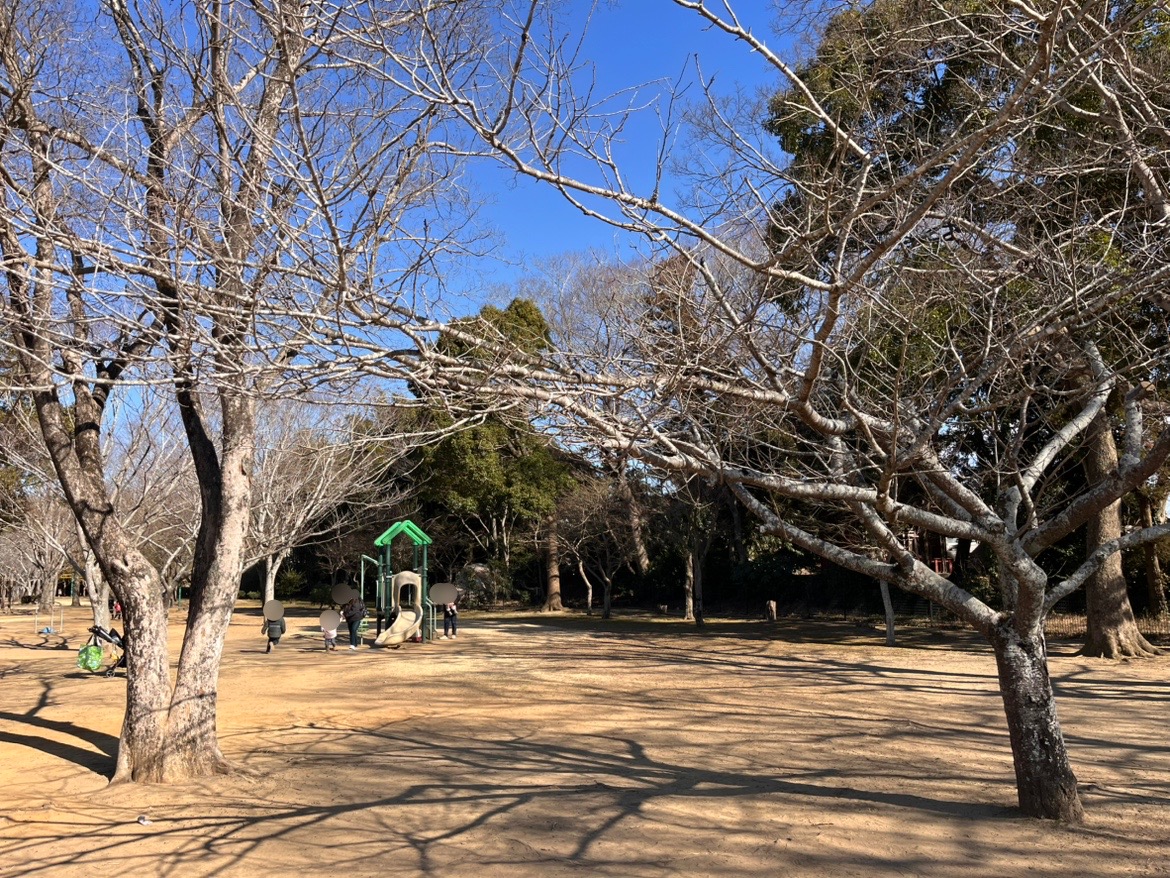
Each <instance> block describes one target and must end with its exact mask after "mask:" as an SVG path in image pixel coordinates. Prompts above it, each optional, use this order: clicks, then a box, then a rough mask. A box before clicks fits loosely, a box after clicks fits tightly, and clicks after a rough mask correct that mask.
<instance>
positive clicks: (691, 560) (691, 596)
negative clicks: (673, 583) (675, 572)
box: [683, 552, 695, 622]
mask: <svg viewBox="0 0 1170 878" xmlns="http://www.w3.org/2000/svg"><path fill="white" fill-rule="evenodd" d="M683 619H685V620H686V621H688V622H693V621H694V620H695V555H694V553H693V552H687V566H686V579H685V580H684V581H683Z"/></svg>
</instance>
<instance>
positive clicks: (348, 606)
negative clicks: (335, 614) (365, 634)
mask: <svg viewBox="0 0 1170 878" xmlns="http://www.w3.org/2000/svg"><path fill="white" fill-rule="evenodd" d="M341 615H342V616H344V617H345V624H346V627H348V628H349V648H350V649H357V648H358V643H359V642H360V641H359V640H358V628H359V627H360V626H361V624H362V619H364V618H365V617H366V605H365V604H364V603H362V599H361V598H360V597H358V596H357V595H356V594H355V595H354V596H353V597H352V598H350V599H349V600H348V601H346V602H345V603H344V604H342V605H341Z"/></svg>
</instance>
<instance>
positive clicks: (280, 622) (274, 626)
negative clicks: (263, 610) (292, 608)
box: [260, 617, 286, 652]
mask: <svg viewBox="0 0 1170 878" xmlns="http://www.w3.org/2000/svg"><path fill="white" fill-rule="evenodd" d="M285 630H286V629H285V625H284V618H283V617H281V618H279V619H265V620H264V626H263V627H262V628H261V629H260V633H261V634H267V635H268V649H266V650H264V651H265V652H272V647H274V646H276V644H278V643H280V635H282V634H284V632H285Z"/></svg>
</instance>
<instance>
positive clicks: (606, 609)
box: [601, 574, 613, 619]
mask: <svg viewBox="0 0 1170 878" xmlns="http://www.w3.org/2000/svg"><path fill="white" fill-rule="evenodd" d="M602 576H603V579H602V582H603V588H602V592H601V618H602V619H608V618H609V617H610V615H611V613H612V607H613V580H612V579H611V578H610V577H609V576H606V575H604V574H602Z"/></svg>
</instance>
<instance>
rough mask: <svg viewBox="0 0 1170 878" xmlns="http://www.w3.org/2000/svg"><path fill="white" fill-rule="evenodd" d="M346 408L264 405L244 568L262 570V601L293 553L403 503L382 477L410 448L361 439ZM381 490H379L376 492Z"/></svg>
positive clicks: (396, 441)
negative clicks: (258, 566)
mask: <svg viewBox="0 0 1170 878" xmlns="http://www.w3.org/2000/svg"><path fill="white" fill-rule="evenodd" d="M359 426H360V421H359V420H358V416H357V413H356V412H355V411H354V410H352V409H349V408H337V409H334V410H330V409H329V407H322V406H313V405H309V404H306V403H304V402H299V401H288V400H285V401H278V402H276V403H274V404H271V405H268V406H265V408H264V409H263V410H262V412H261V424H260V429H259V432H258V435H257V446H258V447H257V466H256V477H255V487H254V492H253V504H252V519H251V526H250V530H249V534H248V547H247V553H246V556H245V557H246V561H245V565H246V566H250V565H251V564H253V563H256V562H261V563H263V565H264V600H266V601H268V600H271V599H272V598H273V597H275V595H276V577H277V574H278V573H279V572H280V568H281V566H282V565H283V564H284V562H285V561H286V560H287V559H288V556H289V555H290V554H291V553H292V551H293V549H295V548H297V547H299V546H308V545H313V544H315V543H318V542H322V541H325V540H326V539H327V538H329V537H330V536H332V535H334V534H336V533H338V532H340V531H343V530H346V529H349V528H351V527H353V526H355V525H357V524H359V523H360V522H361V521H364V520H366V518H367V517H368V516H369V515H370V514H372V513H376V512H377V511H379V510H386V509H388V508H390V507H393V506H394V505H395V504H396V503H398V502H400V501H401V499H402V497H401V494H400V492H395V491H394V490H393V488H392V486H390V485H389V484H388V482H387V479H386V473H387V471H388V470H390V469H391V468H393V467H394V466H395V464H396V463H397V462H398V461H400V460H402V459H403V458H405V457H406V455H407V454H408V453H409V452H410V451H411V450H412V448H413V447H414V446H413V443H412V442H411V441H409V440H406V439H405V437H403V436H395V437H393V438H392V439H389V440H379V439H377V438H376V437H371V436H369V435H365V434H363V433H362V432H361V431H359V430H357V429H355V428H357V427H359ZM379 488H381V489H382V490H379Z"/></svg>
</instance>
